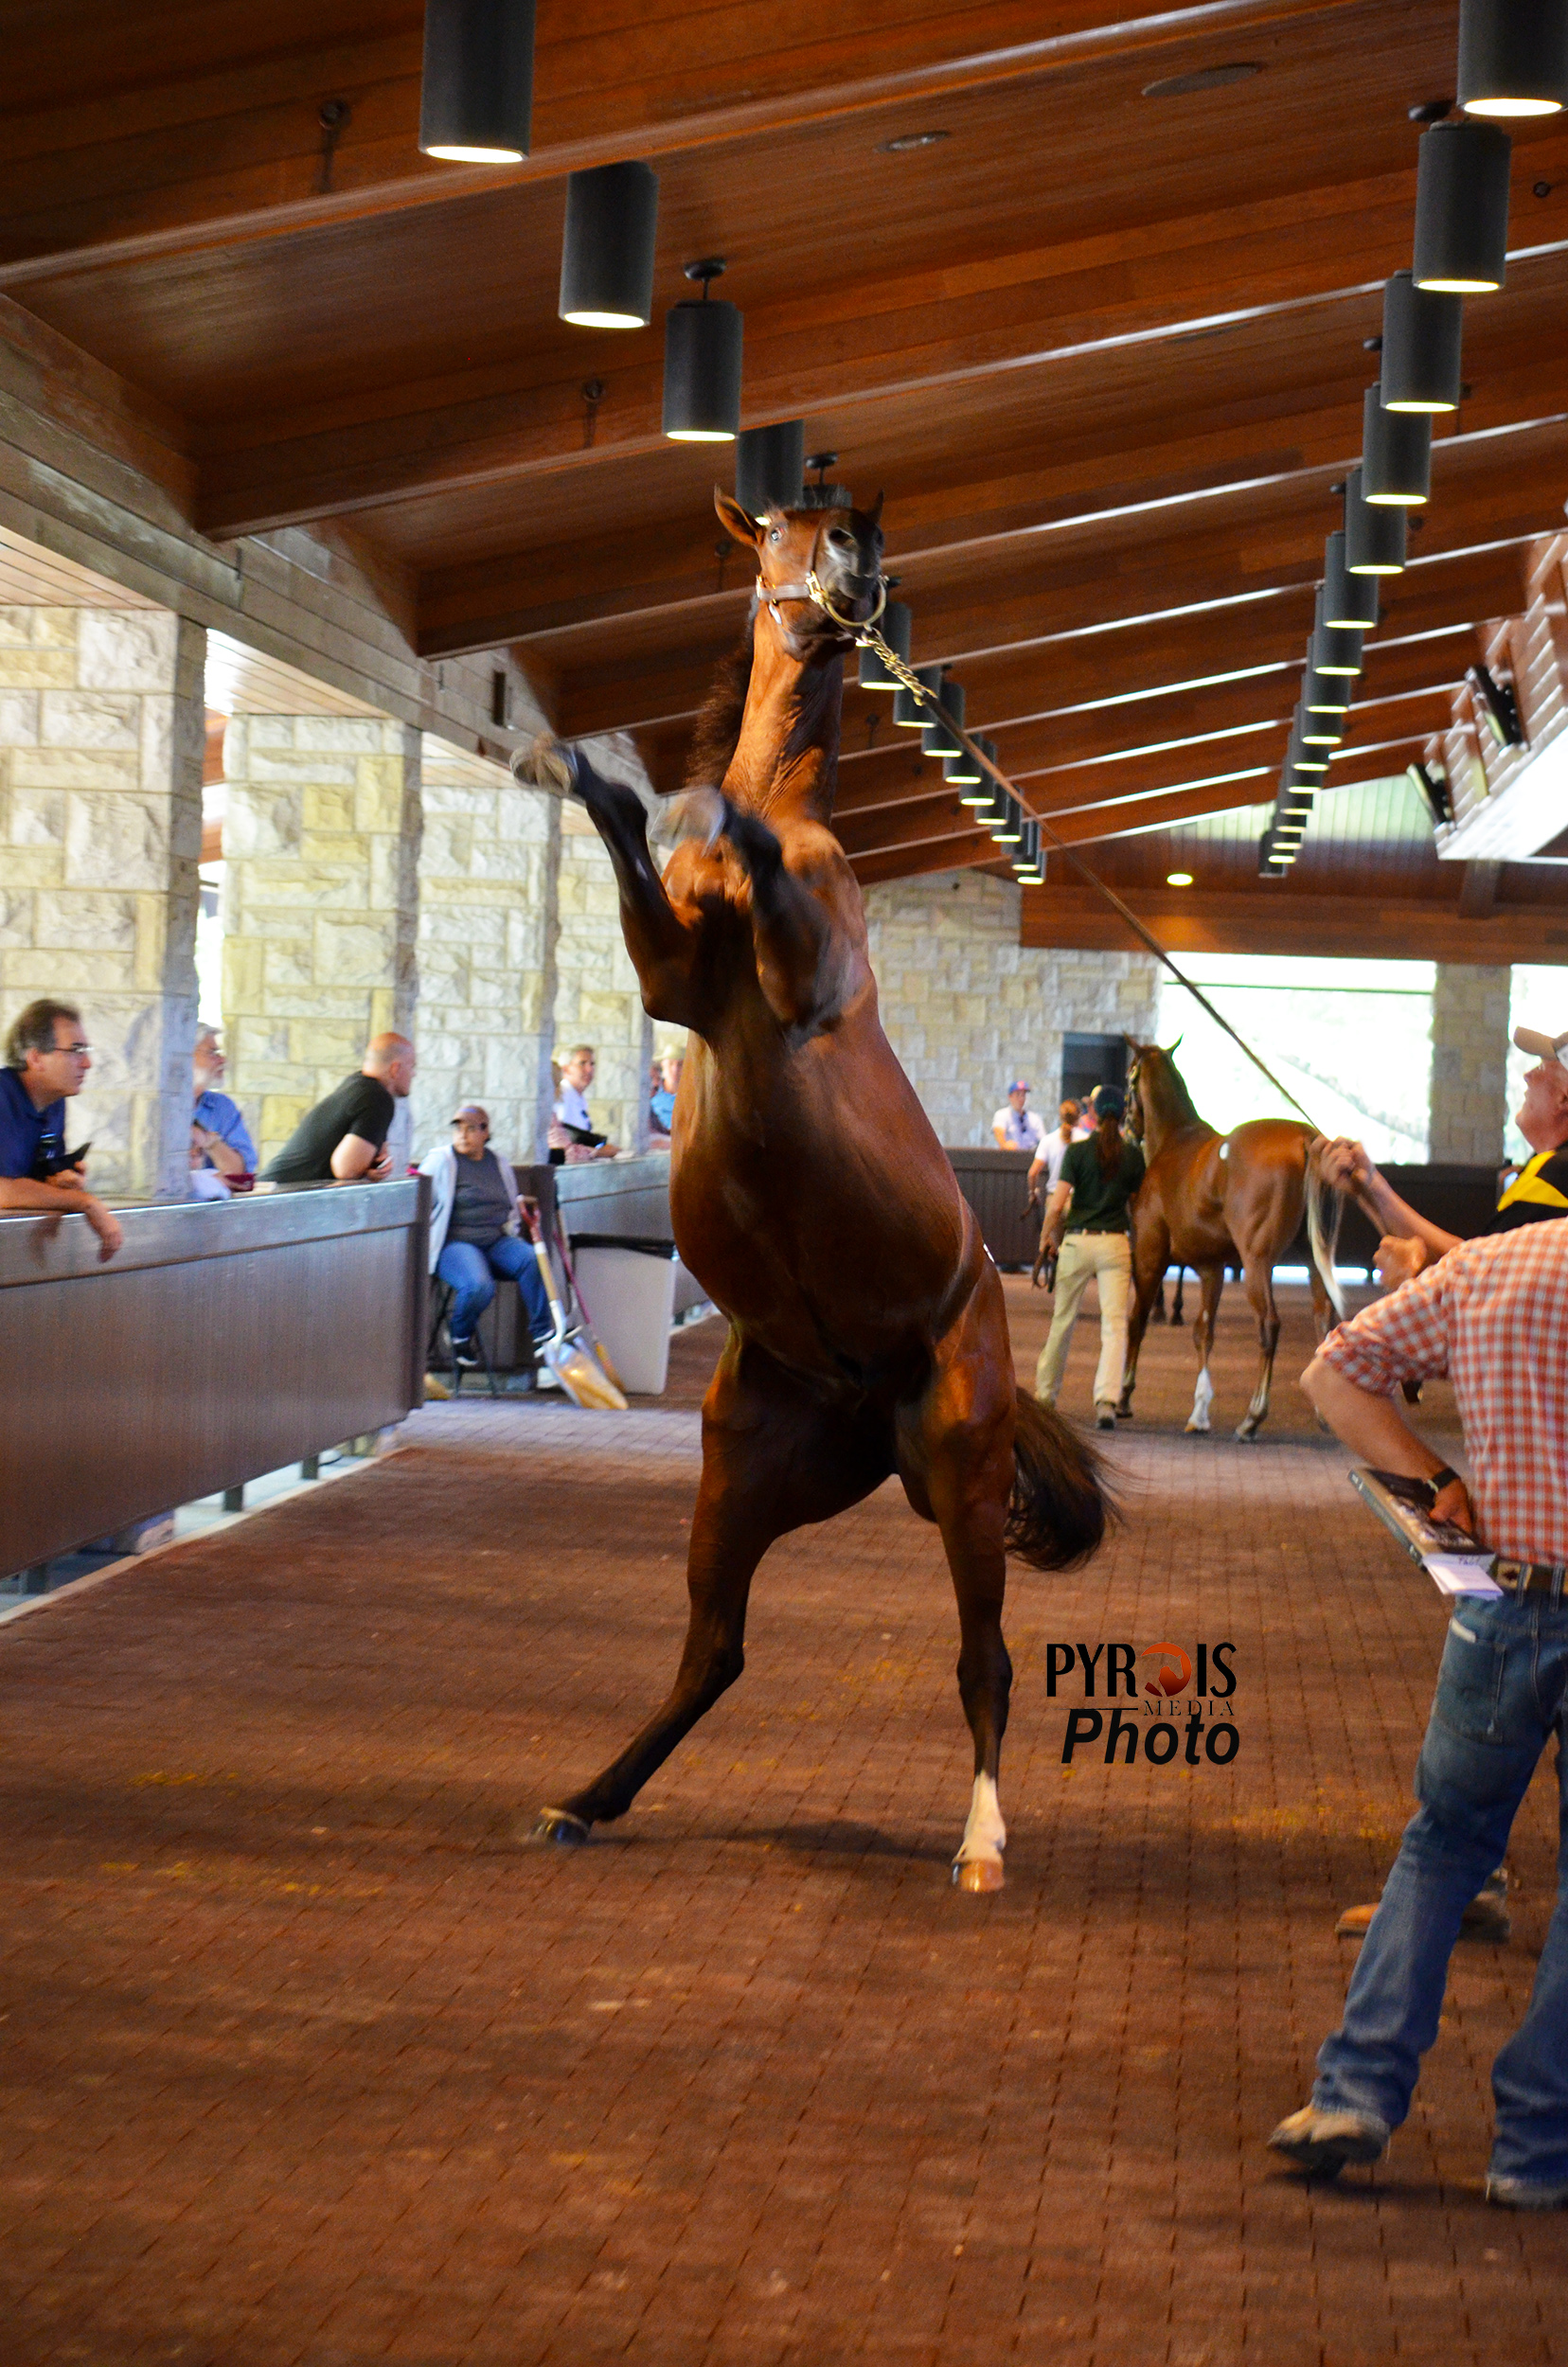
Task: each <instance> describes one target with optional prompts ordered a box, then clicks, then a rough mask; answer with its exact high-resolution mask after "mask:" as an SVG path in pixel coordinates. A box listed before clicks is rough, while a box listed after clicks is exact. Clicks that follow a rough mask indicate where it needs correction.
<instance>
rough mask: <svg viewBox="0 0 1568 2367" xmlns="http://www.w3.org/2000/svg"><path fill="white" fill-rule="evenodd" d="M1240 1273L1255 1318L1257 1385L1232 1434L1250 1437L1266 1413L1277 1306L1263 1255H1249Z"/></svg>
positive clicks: (1270, 1271) (1270, 1268) (1276, 1341)
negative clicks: (1261, 1256) (1234, 1432)
mask: <svg viewBox="0 0 1568 2367" xmlns="http://www.w3.org/2000/svg"><path fill="white" fill-rule="evenodd" d="M1241 1273H1242V1279H1243V1281H1244V1283H1245V1285H1246V1291H1247V1304H1248V1306H1249V1307H1250V1308H1252V1311H1253V1313H1254V1314H1255V1315H1256V1318H1257V1349H1258V1366H1257V1386H1256V1388H1255V1389H1254V1391H1253V1393H1252V1403H1251V1404H1250V1405H1249V1406H1248V1408H1247V1410H1246V1413H1245V1414H1244V1415H1242V1417H1241V1419H1240V1421H1239V1422H1238V1424H1237V1426H1236V1434H1237V1436H1238V1438H1242V1439H1246V1440H1249V1441H1250V1440H1252V1439H1254V1438H1256V1436H1257V1433H1258V1432H1259V1430H1260V1429H1261V1428H1262V1426H1263V1423H1264V1421H1265V1419H1266V1418H1267V1415H1268V1411H1269V1391H1270V1387H1271V1385H1272V1383H1273V1380H1274V1352H1275V1350H1276V1349H1277V1348H1278V1346H1279V1310H1278V1308H1276V1307H1275V1305H1274V1268H1273V1266H1272V1265H1271V1264H1270V1263H1269V1262H1268V1260H1267V1259H1266V1258H1254V1257H1249V1258H1248V1259H1247V1260H1246V1261H1245V1263H1244V1264H1243V1266H1242V1269H1241Z"/></svg>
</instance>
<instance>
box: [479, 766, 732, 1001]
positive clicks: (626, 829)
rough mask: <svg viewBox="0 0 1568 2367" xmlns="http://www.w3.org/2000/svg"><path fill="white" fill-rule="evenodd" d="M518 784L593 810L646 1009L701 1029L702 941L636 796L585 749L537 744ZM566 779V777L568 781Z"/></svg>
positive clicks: (518, 769)
mask: <svg viewBox="0 0 1568 2367" xmlns="http://www.w3.org/2000/svg"><path fill="white" fill-rule="evenodd" d="M513 771H514V772H516V773H517V774H518V776H519V778H520V779H530V778H532V779H540V778H544V779H547V780H549V781H550V782H552V783H553V784H555V785H558V786H563V787H565V788H566V789H567V793H568V794H570V795H574V796H576V797H578V798H579V800H580V801H581V803H582V804H583V805H584V806H585V807H586V808H587V810H588V818H589V820H590V821H591V822H592V824H593V826H594V828H595V829H596V830H597V832H598V834H599V836H600V838H601V839H602V840H603V841H604V845H605V849H606V851H607V853H608V854H609V857H610V867H611V869H612V870H613V871H614V873H615V885H616V887H617V889H618V890H619V892H620V917H621V934H622V935H623V936H624V938H625V939H626V950H627V952H629V953H630V954H631V956H632V966H633V969H634V970H635V971H636V973H637V984H638V986H639V987H640V988H642V999H643V1007H644V1009H645V1010H646V1011H648V1013H649V1014H650V1017H651V1018H653V1019H662V1020H668V1021H669V1022H670V1023H672V1024H673V1025H675V1026H678V1027H698V1028H700V1026H701V1019H700V1015H699V1013H698V1010H697V997H696V993H695V988H694V977H695V970H696V959H695V955H696V942H697V934H696V931H695V929H693V928H692V927H691V925H690V924H689V923H688V922H686V921H685V920H683V919H682V918H681V916H680V914H679V913H678V912H677V911H676V910H675V907H674V905H673V904H672V903H671V902H670V900H669V896H668V890H667V889H666V887H665V883H664V881H663V880H661V879H660V877H659V873H658V869H657V866H656V865H655V863H654V861H653V854H652V849H651V848H650V845H649V844H648V813H647V810H646V809H645V807H644V805H643V801H642V799H641V798H640V797H639V796H638V795H637V792H636V791H635V790H634V789H629V788H628V786H627V784H626V783H625V782H624V781H610V780H606V779H605V777H604V775H603V774H602V773H597V772H596V771H595V769H594V767H593V765H592V764H590V762H589V761H588V758H587V757H586V756H584V755H583V753H582V750H581V749H580V748H566V747H560V746H556V745H553V744H546V746H545V747H544V748H543V749H541V748H540V747H539V746H538V745H537V744H536V746H535V747H534V748H533V749H530V750H529V751H528V752H527V754H526V756H524V757H522V758H519V759H517V760H515V761H514V764H513ZM563 776H565V777H564V778H563Z"/></svg>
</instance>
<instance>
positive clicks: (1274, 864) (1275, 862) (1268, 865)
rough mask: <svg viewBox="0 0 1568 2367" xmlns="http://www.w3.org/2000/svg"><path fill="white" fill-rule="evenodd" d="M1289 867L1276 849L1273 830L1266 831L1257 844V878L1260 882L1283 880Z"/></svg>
mask: <svg viewBox="0 0 1568 2367" xmlns="http://www.w3.org/2000/svg"><path fill="white" fill-rule="evenodd" d="M1287 868H1288V866H1287V865H1286V864H1285V863H1282V862H1281V860H1280V858H1279V856H1278V854H1277V853H1276V852H1275V849H1274V831H1273V829H1272V828H1271V829H1267V830H1265V831H1264V833H1263V835H1262V837H1261V838H1260V839H1259V840H1258V842H1257V876H1258V878H1259V879H1260V880H1283V878H1284V877H1285V873H1286V870H1287Z"/></svg>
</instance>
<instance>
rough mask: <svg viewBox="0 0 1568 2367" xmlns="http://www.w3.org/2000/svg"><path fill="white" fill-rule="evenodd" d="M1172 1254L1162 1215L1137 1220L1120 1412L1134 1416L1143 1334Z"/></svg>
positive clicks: (1118, 1409) (1168, 1233)
mask: <svg viewBox="0 0 1568 2367" xmlns="http://www.w3.org/2000/svg"><path fill="white" fill-rule="evenodd" d="M1169 1256H1170V1227H1169V1226H1168V1225H1167V1222H1166V1220H1165V1219H1164V1217H1163V1216H1158V1217H1157V1216H1154V1215H1152V1214H1150V1215H1147V1216H1145V1217H1143V1218H1142V1219H1140V1220H1139V1221H1138V1223H1137V1226H1136V1230H1135V1231H1134V1234H1133V1237H1132V1312H1131V1315H1130V1316H1129V1317H1128V1322H1127V1366H1126V1370H1125V1371H1124V1372H1123V1374H1122V1393H1121V1403H1120V1405H1119V1406H1118V1407H1117V1408H1116V1411H1117V1413H1118V1414H1121V1415H1128V1416H1131V1412H1132V1392H1133V1390H1134V1389H1135V1388H1136V1386H1137V1381H1138V1351H1139V1350H1140V1349H1141V1347H1142V1346H1143V1343H1144V1333H1145V1332H1146V1331H1147V1330H1148V1328H1149V1315H1150V1313H1151V1311H1152V1309H1153V1306H1154V1300H1155V1296H1156V1294H1157V1293H1158V1291H1159V1290H1160V1288H1161V1286H1162V1284H1163V1282H1164V1280H1165V1270H1166V1264H1167V1259H1168V1258H1169Z"/></svg>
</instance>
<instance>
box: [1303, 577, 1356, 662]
mask: <svg viewBox="0 0 1568 2367" xmlns="http://www.w3.org/2000/svg"><path fill="white" fill-rule="evenodd" d="M1307 663H1308V665H1309V666H1310V667H1311V668H1312V669H1313V671H1314V672H1315V673H1319V674H1346V675H1348V674H1359V673H1360V672H1361V670H1362V667H1363V664H1364V663H1365V661H1364V659H1363V655H1362V637H1361V634H1360V633H1359V632H1353V631H1352V630H1351V629H1350V628H1349V627H1347V626H1345V625H1330V624H1329V623H1328V622H1327V619H1326V617H1325V614H1324V595H1323V587H1322V585H1321V584H1320V585H1319V587H1318V594H1317V598H1316V601H1315V602H1314V604H1313V608H1312V632H1311V638H1310V640H1309V642H1308V644H1307Z"/></svg>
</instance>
